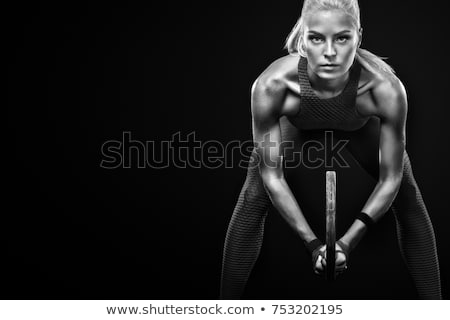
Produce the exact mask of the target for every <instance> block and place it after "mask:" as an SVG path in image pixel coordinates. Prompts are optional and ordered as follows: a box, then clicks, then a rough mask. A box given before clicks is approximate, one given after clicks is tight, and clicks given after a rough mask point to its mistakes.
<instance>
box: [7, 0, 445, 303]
mask: <svg viewBox="0 0 450 320" xmlns="http://www.w3.org/2000/svg"><path fill="white" fill-rule="evenodd" d="M404 3H405V2H402V3H398V2H392V1H385V0H380V1H376V2H375V1H371V2H368V1H365V2H364V3H361V8H362V23H363V27H364V39H363V47H364V48H367V49H369V50H371V51H373V52H374V53H376V54H379V55H381V56H388V57H389V60H388V62H389V63H390V64H391V65H392V66H393V67H394V68H395V69H396V70H397V74H398V76H399V77H400V78H401V79H402V81H403V83H404V84H405V86H406V88H407V91H408V97H409V114H408V128H407V129H408V132H407V138H408V146H407V149H408V152H409V153H410V157H411V159H412V163H413V168H414V171H415V176H416V179H417V181H418V183H419V185H420V187H421V190H422V193H423V196H424V199H425V201H426V204H427V207H428V209H429V211H430V215H431V218H432V221H433V223H434V226H435V231H436V235H437V241H438V249H439V254H440V264H441V270H442V278H443V279H442V281H443V290H444V296H445V297H446V298H448V297H449V295H450V292H449V290H450V287H449V284H448V282H449V274H448V270H450V253H449V252H450V250H449V249H450V248H449V237H448V231H447V228H448V227H447V224H448V223H449V222H450V220H449V218H448V208H447V207H448V206H447V205H446V204H447V199H448V192H449V191H450V189H449V187H448V183H446V181H447V180H448V179H450V175H449V173H448V171H446V168H447V161H448V159H449V152H448V151H449V150H448V149H449V148H448V138H449V137H450V135H449V133H448V132H447V128H448V116H449V111H448V104H447V99H446V98H447V91H446V90H445V89H446V88H447V86H448V81H447V78H448V74H449V67H448V62H447V60H448V59H447V58H448V57H447V56H448V55H447V50H446V49H445V48H444V45H445V42H446V39H447V30H446V21H445V18H446V17H445V15H444V12H445V10H443V8H438V7H437V6H439V4H433V7H432V8H426V7H425V8H424V7H423V6H422V4H421V3H420V5H419V4H417V5H416V4H413V3H411V2H409V3H408V6H405V5H404ZM300 9H301V2H300V1H283V2H282V3H281V2H277V1H275V2H274V1H245V3H244V2H242V1H227V2H220V3H216V2H210V3H209V4H200V3H191V2H188V3H186V2H183V3H181V4H175V3H173V2H166V3H162V4H161V3H158V6H156V5H155V6H152V5H151V4H147V5H146V6H141V5H134V4H125V3H122V4H121V5H115V4H112V3H107V4H106V3H105V4H100V3H97V4H94V3H92V2H90V3H89V4H83V3H80V2H74V3H67V2H64V3H61V2H59V3H38V2H35V3H33V4H20V5H15V6H14V7H10V8H8V9H7V10H5V11H6V13H5V14H6V16H7V17H8V18H9V19H8V22H7V26H6V28H5V29H4V31H5V33H4V34H5V39H6V46H5V47H4V51H7V53H8V58H7V60H6V64H7V66H8V75H7V77H8V91H7V92H8V121H7V122H8V128H7V131H8V138H7V141H8V149H7V150H8V151H7V154H6V158H7V159H8V160H9V161H10V162H9V163H8V166H7V167H5V172H6V175H5V176H6V177H7V178H6V179H5V180H4V181H5V184H4V185H5V186H6V193H4V195H5V199H6V202H4V206H3V207H4V209H3V210H2V211H3V215H2V216H3V219H2V220H3V223H2V229H3V231H2V235H4V236H6V237H5V241H4V242H3V246H2V248H3V250H2V260H3V261H2V269H3V270H4V271H3V272H2V275H3V279H2V285H1V289H0V292H1V297H2V298H14V299H17V298H19V299H28V298H37V299H47V298H52V299H167V298H168V299H180V298H184V299H214V298H217V297H218V291H219V282H220V267H221V254H222V247H223V241H224V236H225V232H226V228H227V224H228V221H229V219H230V217H231V213H232V210H233V208H234V205H235V201H236V199H237V196H238V194H239V191H240V188H241V185H242V182H243V179H244V177H245V170H244V169H239V168H233V169H230V168H224V167H221V168H218V169H206V168H201V169H198V168H197V169H196V168H185V169H182V168H175V167H174V166H171V167H169V168H166V169H159V170H157V169H152V168H150V167H146V168H138V167H137V163H138V160H137V158H138V156H137V153H131V156H129V157H128V158H127V157H125V158H127V159H128V160H130V161H131V162H130V164H131V168H116V169H104V168H101V167H100V163H101V161H102V159H104V158H102V152H101V147H102V145H103V143H105V142H106V141H108V140H119V141H121V139H122V136H123V133H124V132H129V134H130V135H131V138H132V139H134V140H136V141H144V142H145V141H157V142H161V141H163V140H169V139H170V138H171V137H172V135H174V134H176V133H177V132H178V133H180V135H181V137H182V138H183V137H184V138H185V137H186V136H187V135H188V134H189V133H191V132H195V135H196V138H197V139H198V140H201V141H207V140H217V141H219V142H221V143H224V144H226V143H227V142H229V141H233V140H239V141H247V140H250V139H251V114H250V108H249V95H250V86H251V83H252V81H253V80H254V79H255V78H256V77H257V76H258V74H259V73H261V72H262V71H263V70H264V68H265V67H266V66H267V65H268V64H269V63H270V62H271V61H273V60H274V59H276V58H278V57H281V56H282V55H284V54H286V53H285V52H284V51H283V49H282V47H283V42H284V39H285V37H286V36H287V34H288V33H289V31H290V30H291V28H292V26H293V25H294V23H295V22H296V20H297V18H298V15H299V12H300ZM9 142H12V144H11V145H9ZM274 219H276V218H274ZM279 225H280V226H281V227H283V223H282V222H279ZM284 227H285V228H286V230H288V229H287V227H286V226H284ZM386 258H387V259H389V257H386ZM268 274H269V276H270V270H269V271H268ZM391 276H392V277H393V279H395V275H391ZM287 290H292V288H290V289H289V288H288V289H287ZM409 290H410V288H405V289H403V291H402V289H399V291H397V296H393V297H394V298H402V297H406V298H408V297H412V296H411V294H410V292H409ZM383 292H385V291H383V288H380V292H379V294H378V295H374V297H383ZM403 294H404V295H403ZM290 297H295V295H294V296H292V295H291V296H290ZM361 297H364V295H362V296H361ZM386 297H392V296H389V295H386Z"/></svg>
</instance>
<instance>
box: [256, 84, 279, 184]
mask: <svg viewBox="0 0 450 320" xmlns="http://www.w3.org/2000/svg"><path fill="white" fill-rule="evenodd" d="M283 94H284V93H283V88H282V86H281V84H280V83H276V82H275V83H256V84H254V86H253V88H252V120H253V140H254V143H255V148H256V151H257V154H258V157H259V159H258V161H259V168H260V172H261V176H262V178H263V180H264V181H267V179H268V178H280V177H282V174H283V171H282V166H281V161H282V157H281V156H282V152H281V130H280V123H279V117H280V107H281V103H282V98H283Z"/></svg>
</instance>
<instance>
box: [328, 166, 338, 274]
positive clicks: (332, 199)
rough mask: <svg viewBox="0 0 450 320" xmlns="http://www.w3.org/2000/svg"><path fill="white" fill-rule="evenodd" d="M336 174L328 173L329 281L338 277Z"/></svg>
mask: <svg viewBox="0 0 450 320" xmlns="http://www.w3.org/2000/svg"><path fill="white" fill-rule="evenodd" d="M335 246H336V172H335V171H327V172H326V250H327V255H326V260H327V280H328V281H333V280H334V279H335V277H336V272H335V269H336V266H335V264H336V247H335Z"/></svg>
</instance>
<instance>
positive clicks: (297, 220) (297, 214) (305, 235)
mask: <svg viewBox="0 0 450 320" xmlns="http://www.w3.org/2000/svg"><path fill="white" fill-rule="evenodd" d="M263 181H264V186H265V188H266V190H267V193H268V194H269V197H270V199H271V201H272V204H273V206H274V207H275V208H276V209H277V210H278V212H279V213H280V214H281V216H282V217H283V218H284V219H285V220H286V222H287V223H288V224H289V225H290V226H291V227H292V228H293V229H294V231H295V232H296V233H297V234H298V235H299V236H300V238H301V239H302V240H303V241H305V242H310V241H311V240H314V239H316V238H317V237H316V235H315V234H314V232H313V231H312V229H311V228H310V226H309V224H308V222H307V221H306V219H305V217H304V215H303V213H302V211H301V209H300V206H299V205H298V202H297V201H296V199H295V197H294V195H293V194H292V191H291V189H290V188H289V185H288V184H287V182H286V180H285V179H284V178H282V177H281V178H276V179H274V178H272V179H270V180H269V181H268V179H263Z"/></svg>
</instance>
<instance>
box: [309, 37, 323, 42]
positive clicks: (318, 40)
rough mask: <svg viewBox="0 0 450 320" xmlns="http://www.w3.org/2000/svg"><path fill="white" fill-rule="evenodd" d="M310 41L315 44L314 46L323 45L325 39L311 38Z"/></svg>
mask: <svg viewBox="0 0 450 320" xmlns="http://www.w3.org/2000/svg"><path fill="white" fill-rule="evenodd" d="M309 40H310V41H311V42H312V43H314V44H318V43H322V42H323V39H322V38H321V37H318V36H309Z"/></svg>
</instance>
